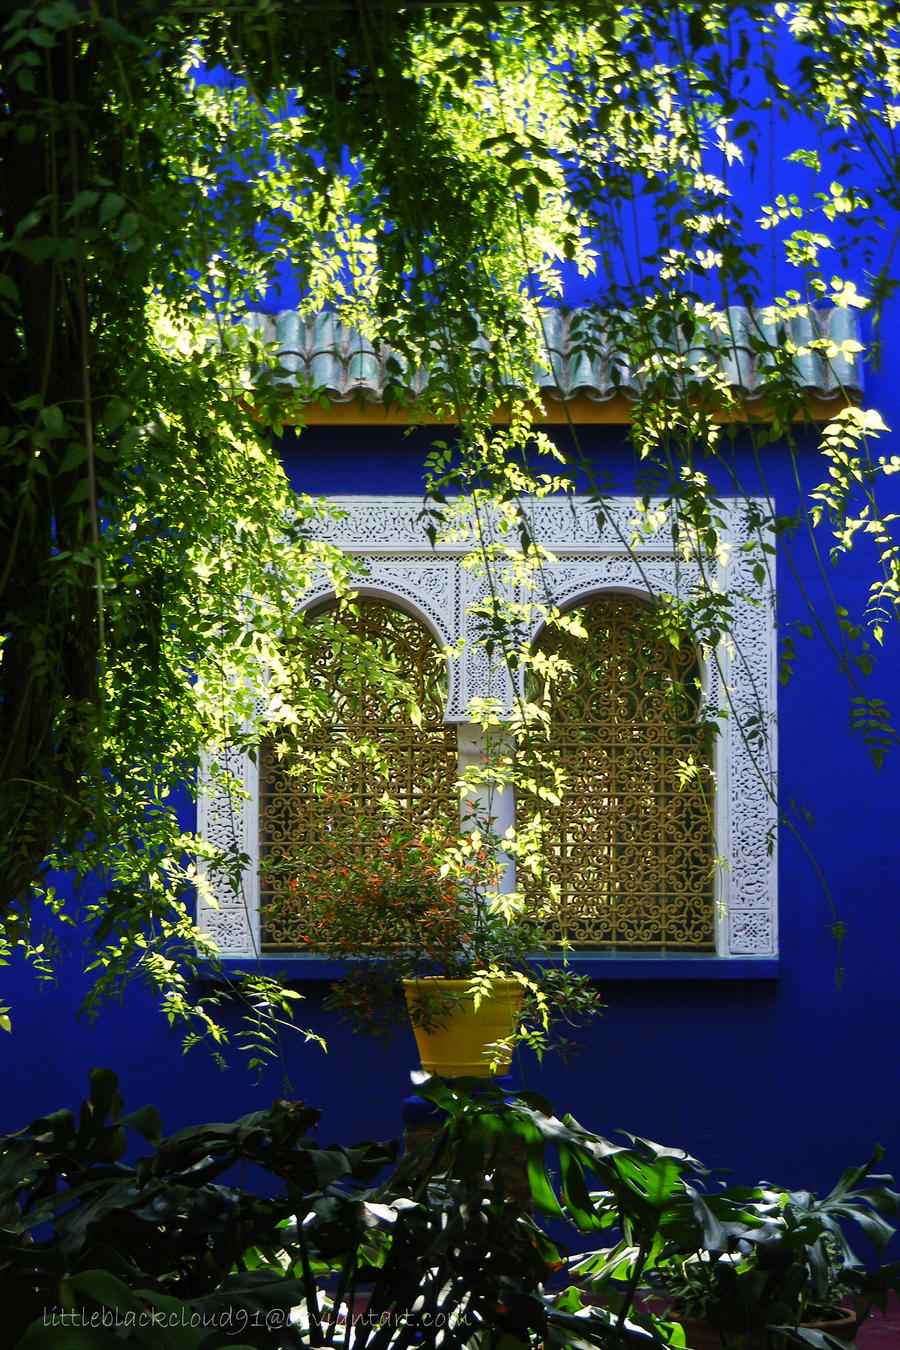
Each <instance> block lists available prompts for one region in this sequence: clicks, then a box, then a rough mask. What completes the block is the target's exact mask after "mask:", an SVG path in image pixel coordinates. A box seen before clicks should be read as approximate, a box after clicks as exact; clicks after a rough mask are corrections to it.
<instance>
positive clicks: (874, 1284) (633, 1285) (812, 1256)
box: [577, 1150, 900, 1350]
mask: <svg viewBox="0 0 900 1350" xmlns="http://www.w3.org/2000/svg"><path fill="white" fill-rule="evenodd" d="M880 1158H881V1151H880V1150H877V1151H876V1153H875V1154H874V1155H873V1157H872V1158H871V1159H870V1160H869V1162H868V1163H867V1164H865V1165H864V1166H862V1167H855V1168H849V1169H848V1170H847V1171H845V1172H844V1174H843V1176H842V1177H841V1179H840V1181H839V1182H838V1184H837V1185H836V1186H835V1187H834V1189H833V1190H832V1191H830V1192H829V1194H828V1195H826V1196H824V1197H822V1198H821V1199H819V1198H818V1197H816V1196H815V1195H813V1194H812V1193H810V1192H809V1191H791V1190H787V1189H785V1188H783V1187H779V1186H773V1185H770V1184H769V1183H767V1182H764V1183H761V1184H760V1185H758V1186H755V1187H741V1186H734V1187H729V1188H727V1189H724V1190H722V1191H720V1192H718V1193H715V1194H704V1193H703V1189H702V1182H701V1181H700V1179H699V1173H700V1172H701V1171H702V1169H697V1170H696V1171H695V1172H694V1174H693V1175H688V1174H687V1173H685V1172H684V1171H683V1169H682V1170H678V1169H675V1171H674V1172H673V1170H672V1165H671V1160H669V1161H668V1163H667V1166H668V1169H669V1174H670V1175H669V1176H668V1179H667V1180H666V1181H665V1185H664V1187H663V1189H664V1190H665V1205H664V1206H662V1207H661V1208H660V1210H659V1214H658V1215H657V1220H658V1221H657V1222H656V1224H655V1229H654V1233H653V1235H652V1240H646V1235H644V1240H642V1241H641V1242H639V1243H637V1244H635V1243H634V1241H633V1236H634V1235H633V1233H632V1231H631V1228H632V1225H631V1219H630V1210H629V1207H628V1206H627V1205H626V1206H625V1210H624V1212H618V1211H617V1213H616V1217H615V1219H614V1220H611V1222H615V1223H616V1224H617V1225H618V1226H619V1227H620V1229H621V1231H622V1238H621V1241H620V1242H618V1243H617V1244H616V1245H615V1246H613V1247H610V1248H608V1249H605V1250H603V1251H601V1252H594V1253H591V1254H590V1255H589V1256H587V1257H585V1258H583V1259H582V1260H581V1261H580V1263H579V1265H578V1267H577V1269H578V1270H579V1272H580V1273H581V1274H582V1275H587V1276H588V1277H589V1285H590V1289H591V1292H592V1294H593V1295H597V1296H600V1297H603V1298H608V1299H609V1300H610V1301H611V1302H615V1301H616V1299H617V1296H618V1298H619V1299H620V1298H621V1295H622V1292H623V1290H625V1291H627V1296H628V1298H629V1299H630V1300H632V1301H633V1300H634V1299H635V1298H637V1299H638V1302H639V1303H641V1302H643V1304H644V1305H645V1306H646V1307H649V1308H650V1309H652V1310H654V1312H655V1313H656V1315H657V1316H658V1317H659V1318H661V1320H663V1321H675V1322H679V1323H681V1326H682V1328H683V1331H684V1336H685V1343H686V1345H687V1346H688V1347H690V1350H786V1347H787V1346H788V1345H789V1344H790V1343H792V1342H796V1341H799V1342H801V1343H803V1342H806V1343H808V1344H812V1345H816V1346H820V1347H822V1346H828V1345H829V1344H832V1343H833V1341H834V1340H837V1341H838V1342H841V1341H846V1340H851V1339H852V1338H853V1336H854V1335H855V1332H856V1328H857V1325H858V1323H859V1322H861V1321H862V1320H863V1319H864V1317H865V1316H866V1315H867V1313H868V1311H869V1309H870V1307H871V1306H872V1304H873V1303H879V1304H881V1305H882V1306H883V1298H884V1296H885V1295H886V1292H887V1290H888V1289H889V1288H890V1287H892V1283H894V1282H895V1280H896V1274H897V1271H896V1268H895V1267H893V1266H882V1267H880V1269H877V1270H876V1271H875V1272H874V1273H871V1272H869V1271H868V1270H867V1269H866V1268H865V1266H864V1265H863V1263H862V1262H861V1261H860V1259H859V1258H858V1256H857V1254H856V1252H855V1250H854V1248H853V1247H852V1246H851V1244H850V1239H849V1237H848V1230H852V1229H853V1228H854V1227H856V1228H857V1229H858V1230H859V1231H860V1232H862V1233H863V1234H864V1235H865V1237H866V1238H867V1239H868V1240H869V1242H870V1243H871V1245H872V1246H873V1247H874V1249H875V1251H876V1253H877V1254H878V1255H879V1256H880V1255H881V1254H882V1253H883V1252H884V1249H885V1247H886V1246H887V1243H888V1241H889V1240H890V1238H891V1236H892V1235H893V1233H894V1225H893V1223H891V1222H890V1221H889V1219H888V1218H887V1217H886V1216H887V1215H895V1214H896V1213H897V1211H898V1200H900V1197H898V1195H897V1193H896V1192H895V1191H894V1190H892V1189H891V1186H892V1184H893V1178H892V1177H889V1176H881V1175H873V1168H874V1167H875V1166H876V1164H877V1163H878V1162H879V1161H880ZM657 1180H659V1181H660V1185H661V1186H662V1185H663V1183H662V1174H661V1173H660V1177H659V1178H657ZM650 1189H651V1190H653V1189H654V1186H653V1183H652V1182H651V1184H650ZM657 1189H658V1188H657ZM594 1200H595V1206H597V1207H598V1208H599V1209H600V1210H601V1211H602V1210H603V1209H604V1198H603V1197H602V1196H597V1197H594ZM614 1204H617V1205H618V1207H619V1209H621V1198H620V1197H618V1198H614V1197H612V1196H610V1197H608V1203H607V1205H606V1208H607V1209H609V1208H611V1207H612V1206H613V1205H614ZM641 1205H642V1206H643V1208H644V1209H645V1208H646V1202H645V1201H644V1200H643V1198H642V1199H641ZM641 1212H643V1209H642V1210H641ZM849 1304H852V1307H851V1306H848V1305H849Z"/></svg>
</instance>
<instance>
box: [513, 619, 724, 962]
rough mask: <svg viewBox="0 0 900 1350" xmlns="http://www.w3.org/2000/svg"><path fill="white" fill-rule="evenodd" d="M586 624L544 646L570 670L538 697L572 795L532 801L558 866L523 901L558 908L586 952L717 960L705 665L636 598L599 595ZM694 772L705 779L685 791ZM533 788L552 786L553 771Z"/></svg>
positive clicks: (549, 637)
mask: <svg viewBox="0 0 900 1350" xmlns="http://www.w3.org/2000/svg"><path fill="white" fill-rule="evenodd" d="M577 615H578V617H579V618H580V619H581V621H582V623H583V626H584V628H585V629H586V630H587V634H588V636H587V638H583V637H578V636H576V635H575V634H573V633H570V632H567V631H565V630H562V629H559V628H555V627H554V628H552V629H551V628H548V629H547V630H545V632H544V635H543V636H542V638H541V639H539V642H538V644H537V645H538V650H539V651H541V652H543V653H545V654H547V655H552V656H555V657H559V658H561V660H562V661H563V662H564V663H566V667H567V668H566V669H564V670H563V671H562V672H561V673H560V674H559V676H558V677H557V678H556V679H555V680H552V681H550V682H549V683H548V687H547V689H546V691H544V690H542V689H538V690H537V691H536V692H537V693H538V694H540V693H542V692H543V693H545V695H546V697H547V700H548V703H549V709H550V724H551V731H550V741H549V747H545V749H546V750H547V751H548V752H549V753H548V754H547V758H548V760H549V761H550V762H551V763H555V764H557V765H559V766H560V767H561V768H562V769H563V771H564V773H565V776H566V784H567V786H566V790H565V791H564V793H563V794H562V802H561V805H560V806H558V807H555V806H551V805H549V804H548V803H547V801H546V800H542V799H541V798H540V797H539V796H538V797H537V798H536V799H535V800H531V801H529V800H528V797H529V794H528V793H525V794H520V805H527V806H528V808H529V809H530V811H531V812H532V813H534V812H537V811H539V812H540V814H541V816H542V818H543V821H544V851H545V854H546V857H547V871H546V875H545V880H544V883H538V882H536V881H528V882H526V883H525V888H526V890H527V891H528V892H529V894H530V898H531V900H532V902H533V903H534V904H535V905H546V904H547V903H548V899H549V897H551V896H552V901H550V903H551V908H552V912H553V914H554V920H553V922H554V926H555V925H556V924H558V926H559V930H560V934H561V936H562V937H564V938H565V939H566V940H567V941H569V942H571V943H572V944H573V945H575V946H578V947H600V948H615V949H624V950H627V949H643V950H646V949H655V950H684V949H688V950H709V949H711V948H713V947H714V946H715V933H714V908H713V879H712V869H713V843H712V790H711V781H712V780H711V774H710V767H711V765H710V753H709V747H708V736H707V735H706V734H705V732H704V729H703V728H702V727H701V726H700V724H699V665H698V661H697V656H696V653H695V651H694V650H693V647H692V644H690V643H687V642H685V641H684V640H683V641H682V642H681V645H680V647H678V648H676V647H674V646H673V645H672V644H671V643H670V642H669V641H667V640H665V639H663V638H661V637H660V636H659V633H658V629H657V630H656V631H654V628H653V625H652V624H650V623H648V619H649V618H650V617H651V615H652V609H651V607H650V606H649V605H648V604H647V603H646V602H644V601H642V600H640V599H638V598H637V597H634V596H631V595H625V594H607V595H602V596H596V597H595V598H593V599H592V600H591V601H589V603H588V604H586V605H585V606H584V607H583V608H582V609H580V610H579V611H577ZM691 759H692V760H693V762H694V764H695V765H696V766H697V768H698V772H697V774H696V775H695V776H694V777H692V778H689V779H688V781H687V782H683V781H680V773H679V771H680V767H681V766H683V765H685V764H687V763H688V762H689V761H690V760H691ZM534 776H535V778H536V780H537V782H538V783H539V784H541V783H543V784H544V785H546V784H547V783H549V779H550V775H549V771H548V770H546V769H542V768H540V767H538V768H536V769H535V775H534ZM523 796H524V800H522V797H523ZM547 883H552V886H551V885H548V884H547ZM554 887H558V892H557V893H555V894H554V889H553V888H554Z"/></svg>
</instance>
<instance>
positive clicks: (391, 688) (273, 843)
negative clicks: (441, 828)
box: [259, 595, 459, 950]
mask: <svg viewBox="0 0 900 1350" xmlns="http://www.w3.org/2000/svg"><path fill="white" fill-rule="evenodd" d="M309 617H310V620H311V623H312V624H313V625H315V626H316V627H318V628H319V629H321V636H320V640H318V641H316V642H314V643H312V644H311V654H310V656H309V661H308V671H307V678H308V679H309V682H310V685H311V687H312V689H313V690H314V691H315V692H316V693H317V694H319V696H320V698H321V700H322V703H323V705H324V706H323V715H322V717H321V719H320V720H319V721H318V722H317V723H316V725H315V726H314V727H312V728H310V729H308V730H306V731H305V732H302V733H300V734H298V735H296V736H294V737H293V738H292V739H291V741H290V742H289V743H288V742H286V741H285V739H284V738H282V739H280V740H278V741H276V740H275V739H274V738H269V739H267V740H264V741H263V742H262V744H261V746H260V756H259V856H260V863H261V891H260V900H261V910H262V932H261V938H262V946H263V949H264V950H278V949H283V948H295V947H297V946H298V945H299V944H300V942H301V939H302V936H303V933H302V920H301V919H300V918H298V917H297V915H296V914H295V913H293V912H292V908H293V907H292V906H291V904H290V903H289V902H288V899H287V896H286V893H285V891H284V888H283V884H282V883H280V882H279V880H278V874H277V867H278V863H279V862H280V860H281V859H282V858H283V857H284V856H285V854H286V852H287V851H289V850H290V849H292V848H295V847H296V846H298V845H301V846H302V845H304V844H307V843H312V842H315V840H316V839H320V838H321V837H322V835H323V832H324V830H325V829H326V828H327V826H326V819H327V818H328V819H331V820H335V819H336V818H337V819H338V821H340V818H341V817H343V816H346V817H347V823H348V824H350V823H352V821H353V820H354V819H355V818H360V817H361V818H364V819H366V820H369V821H371V820H375V819H377V818H378V816H379V814H383V813H384V808H383V807H382V806H381V805H380V803H381V802H382V801H383V800H384V799H385V798H387V799H388V800H389V801H390V802H391V809H392V819H393V820H394V821H396V820H397V818H398V816H399V818H400V819H401V820H405V821H408V822H409V823H410V824H411V825H414V826H417V827H421V826H422V825H426V824H429V823H431V822H434V821H436V820H441V821H443V822H444V823H445V824H446V823H447V822H448V821H452V820H453V819H454V818H455V819H457V820H458V819H459V794H458V791H457V789H456V779H457V772H458V752H457V741H456V730H455V728H454V727H452V726H448V725H445V723H444V707H445V703H446V699H447V675H446V662H445V660H444V657H443V655H442V652H441V648H440V646H439V644H438V642H437V641H436V639H435V638H434V636H433V635H432V633H431V632H430V630H429V629H428V627H427V626H426V625H425V623H424V622H423V621H422V620H421V619H420V618H419V617H418V616H416V615H414V614H412V613H411V612H409V611H408V610H407V609H404V608H401V607H400V606H399V605H397V604H396V603H394V602H392V601H388V600H386V599H383V598H380V597H377V596H372V595H362V596H359V597H358V598H357V599H356V600H355V601H354V602H353V603H352V604H351V605H349V606H345V607H342V608H339V607H338V605H337V603H336V601H334V600H331V601H326V602H325V603H324V604H319V605H316V606H315V607H314V608H313V609H311V610H310V611H309ZM375 670H377V671H378V672H379V678H375V677H374V674H373V673H371V672H374V671H375ZM391 671H394V672H396V674H397V676H398V679H397V680H396V681H394V682H393V684H392V682H391V681H390V680H388V681H385V680H384V678H383V676H384V674H385V673H388V674H389V673H390V672H391ZM411 705H413V706H414V707H415V708H416V709H417V712H416V714H415V715H413V712H412V710H411Z"/></svg>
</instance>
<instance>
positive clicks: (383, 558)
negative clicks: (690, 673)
mask: <svg viewBox="0 0 900 1350" xmlns="http://www.w3.org/2000/svg"><path fill="white" fill-rule="evenodd" d="M331 505H332V506H334V507H336V508H337V510H338V512H339V513H340V514H339V515H336V516H334V517H330V518H328V519H326V520H325V521H323V522H322V525H321V528H320V529H319V532H318V533H319V535H320V537H322V538H323V539H326V540H327V541H328V542H330V543H333V544H337V545H338V546H340V547H341V548H342V549H343V550H344V551H345V552H346V553H347V554H349V555H351V556H353V557H354V558H357V559H358V560H359V561H360V562H361V563H363V564H364V567H365V575H364V577H363V578H362V579H361V582H360V585H359V587H358V589H359V591H360V593H361V594H364V595H365V594H368V595H378V596H381V597H383V598H386V599H388V600H391V601H393V602H395V603H398V604H399V605H401V606H402V607H403V608H407V609H410V610H411V611H412V612H413V613H415V614H417V615H418V616H419V617H420V618H422V619H423V620H424V622H425V623H426V624H427V625H428V627H429V628H430V629H431V630H432V632H433V633H434V635H435V636H436V638H437V639H438V641H439V642H441V643H442V644H443V645H444V646H446V647H448V648H453V649H457V648H458V649H459V655H458V656H455V657H454V658H453V659H452V660H450V661H449V662H448V674H449V686H448V698H447V706H446V712H445V720H446V721H447V722H451V723H456V724H457V727H458V729H459V743H460V756H461V762H465V760H467V759H468V758H469V757H470V756H472V755H474V754H477V753H478V750H479V736H480V733H478V732H477V728H474V727H473V724H472V723H471V721H470V719H469V713H468V708H469V704H470V700H471V699H472V698H483V697H487V696H493V697H499V698H501V699H502V700H503V701H504V702H508V701H509V698H510V695H511V686H510V684H509V681H508V678H507V677H506V676H505V675H502V676H501V675H498V673H497V671H496V670H494V669H492V667H491V663H490V661H489V659H488V656H487V654H486V652H485V650H484V648H483V646H482V645H480V644H479V643H477V642H473V641H472V640H471V638H472V625H473V620H472V617H471V614H470V606H471V605H472V604H473V603H474V602H475V601H477V600H479V599H483V598H484V595H485V580H484V577H483V575H481V574H480V573H479V572H478V570H477V569H476V570H472V569H470V568H466V567H465V566H463V559H464V558H465V557H466V556H467V555H471V553H472V550H473V538H472V536H471V535H470V536H469V537H466V535H465V532H464V531H461V532H460V537H458V538H456V537H454V538H453V539H451V540H447V541H442V540H441V539H440V538H439V539H438V540H437V541H436V542H435V543H434V544H432V542H431V540H430V539H429V537H428V534H427V531H426V527H425V523H424V522H423V519H422V515H421V512H422V502H421V499H420V498H413V497H344V498H339V499H336V500H334V501H333V502H332V503H331ZM746 507H747V503H746V502H744V503H741V502H737V501H735V502H732V503H727V504H726V505H725V506H724V509H723V510H722V511H721V512H720V513H719V515H720V517H721V519H722V522H723V524H724V530H722V531H721V532H720V540H721V546H720V548H719V550H718V556H717V557H715V558H713V557H710V556H705V557H704V558H703V559H702V560H698V559H697V558H693V559H692V558H690V557H688V558H687V559H685V557H684V556H682V555H681V553H679V552H678V551H677V550H676V549H675V547H674V545H673V539H672V531H671V527H670V524H669V521H668V519H667V518H666V516H665V515H664V514H663V513H662V512H660V513H659V515H658V519H657V518H656V517H654V516H653V514H652V513H651V515H650V517H649V519H651V520H654V521H655V523H654V526H653V528H652V529H648V526H647V520H648V516H647V514H646V513H645V512H639V511H638V507H637V503H636V502H635V500H634V499H633V498H621V497H619V498H613V499H611V500H610V499H607V500H605V501H604V503H603V506H602V524H598V507H597V506H596V505H594V504H592V503H591V502H589V501H587V500H586V499H581V498H577V499H574V500H572V499H569V498H566V499H562V498H547V499H544V500H542V501H537V502H534V503H533V504H532V520H531V526H532V535H533V537H534V538H535V539H536V540H537V541H538V542H539V543H540V544H541V546H542V547H543V548H545V549H547V550H548V551H549V553H550V554H551V555H552V559H553V560H552V561H549V562H547V563H546V564H545V566H544V568H543V569H542V583H543V585H544V587H545V595H544V596H543V597H542V598H543V599H544V600H545V601H548V602H549V603H551V604H553V605H555V606H557V607H559V608H560V609H564V608H570V607H572V606H574V605H577V604H578V603H579V602H581V601H584V600H586V599H587V598H588V597H589V596H590V595H593V594H596V593H597V592H599V591H603V590H618V591H622V590H625V591H630V592H632V593H636V594H644V595H651V596H652V595H659V594H663V593H668V594H685V593H687V592H688V591H689V590H690V589H692V588H693V587H694V586H696V585H697V584H699V583H700V582H701V580H702V581H703V584H705V585H710V584H712V585H714V586H715V587H716V588H717V589H719V590H721V592H722V593H724V594H725V595H727V596H728V598H729V604H730V611H729V612H730V629H731V631H730V634H729V640H728V641H727V642H722V643H721V644H720V645H719V647H718V648H717V649H716V650H715V652H705V653H703V658H704V659H703V667H704V680H705V686H706V688H705V692H706V698H707V702H708V706H709V707H710V708H711V709H721V708H727V709H728V710H729V712H728V715H727V716H724V717H722V718H721V719H720V722H719V733H718V735H717V737H716V738H715V747H714V772H715V778H716V803H715V836H716V848H717V851H718V853H719V855H720V857H722V858H724V860H725V862H724V864H723V865H722V866H719V867H717V868H716V888H715V903H716V954H717V956H718V957H720V958H723V959H728V958H747V957H769V958H772V957H774V956H776V955H777V951H778V925H777V856H776V825H777V808H776V800H775V783H776V763H775V756H776V725H775V718H776V691H777V679H776V670H775V612H774V595H773V591H772V585H771V581H770V580H769V579H768V573H767V572H766V569H763V571H764V572H766V578H765V579H764V580H762V581H760V580H759V575H760V573H759V571H758V566H759V563H760V561H761V555H760V553H759V551H758V550H757V549H756V548H755V547H753V542H754V541H753V539H752V538H751V534H750V530H749V527H748V525H747V521H746V514H747V512H746ZM637 522H639V523H640V528H639V525H638V524H637ZM330 593H331V592H330V590H329V586H328V583H327V581H326V580H325V579H324V577H323V580H322V582H321V584H320V585H318V586H316V585H314V586H313V587H311V589H310V590H309V591H308V592H307V593H305V594H304V595H303V596H302V597H298V601H299V603H301V604H302V605H303V607H304V608H306V607H307V606H310V605H313V604H315V603H316V602H317V601H319V600H321V599H323V598H325V597H327V596H329V595H330ZM508 594H509V596H510V598H512V599H516V598H521V599H524V598H526V597H524V596H520V597H517V595H516V586H515V585H514V584H513V585H511V586H510V587H509V588H508ZM539 626H540V624H539V623H536V625H535V634H534V635H533V636H536V632H537V629H538V628H539ZM228 781H232V782H233V783H234V784H235V785H236V786H237V789H238V791H237V793H234V792H229V791H228V790H227V787H226V784H227V782H228ZM257 796H258V768H257V764H256V761H255V758H254V757H253V756H251V755H250V754H249V753H244V752H242V751H239V750H236V749H229V750H222V751H220V752H217V753H214V754H213V755H211V756H210V760H209V762H208V764H207V765H206V766H205V767H204V768H203V769H202V770H201V775H200V784H199V796H198V822H197V825H198V832H199V834H200V835H201V837H202V838H204V839H205V840H206V841H207V842H208V843H209V844H210V845H212V846H213V847H214V848H216V849H218V850H222V851H223V852H225V853H226V854H227V855H229V856H230V857H234V858H238V857H239V856H241V855H243V856H244V857H245V858H246V859H247V864H246V866H244V867H243V869H241V884H240V886H239V887H238V888H237V890H236V889H235V887H234V886H233V884H232V882H231V880H230V879H229V877H228V875H226V871H227V869H221V868H217V869H214V870H211V871H208V872H207V871H206V870H205V869H204V867H203V866H202V864H201V873H202V874H203V882H202V884H201V889H200V899H199V902H198V915H197V918H198V927H199V928H200V930H201V931H202V932H204V933H206V934H208V935H209V936H210V937H211V938H212V940H213V941H214V943H215V945H216V947H217V948H218V951H219V953H220V955H221V956H222V957H223V958H226V959H233V958H242V959H245V960H246V959H247V958H253V957H256V956H258V955H259V951H260V947H259V875H258V863H259V811H258V801H257ZM509 805H511V804H510V803H508V806H509Z"/></svg>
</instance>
